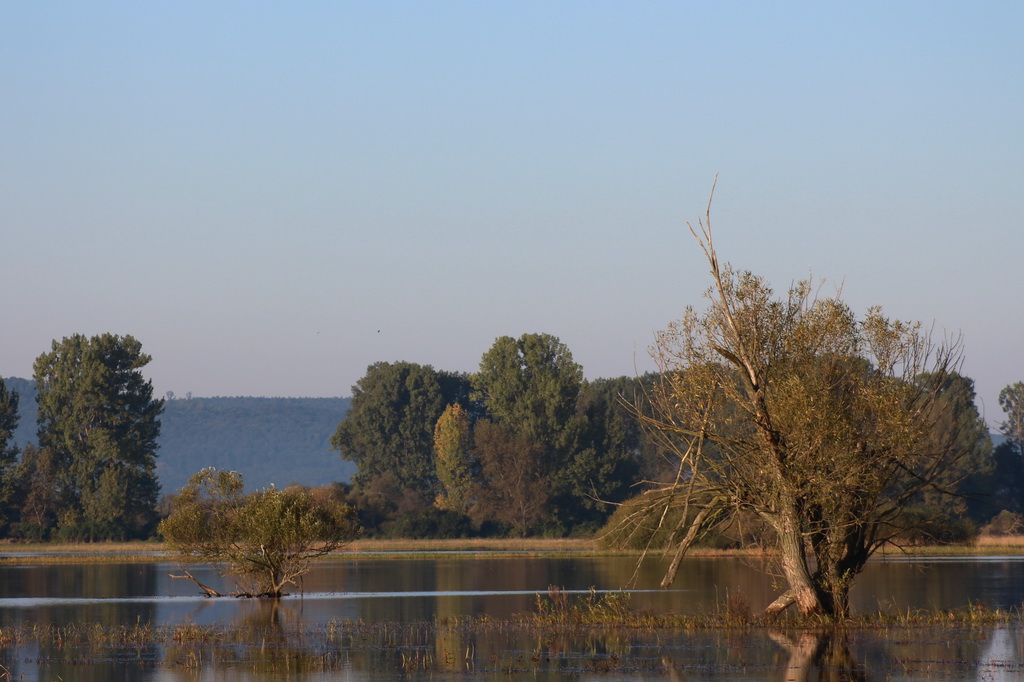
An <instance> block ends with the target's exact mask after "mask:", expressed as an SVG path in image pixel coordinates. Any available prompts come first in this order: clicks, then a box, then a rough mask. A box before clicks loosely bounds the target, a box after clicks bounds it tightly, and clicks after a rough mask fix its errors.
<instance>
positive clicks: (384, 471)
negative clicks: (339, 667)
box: [331, 362, 469, 513]
mask: <svg viewBox="0 0 1024 682" xmlns="http://www.w3.org/2000/svg"><path fill="white" fill-rule="evenodd" d="M468 392H469V385H468V382H467V380H466V378H465V377H463V376H460V375H457V374H451V373H448V372H438V371H436V370H434V368H433V367H430V366H429V365H417V364H414V363H410V362H395V363H388V362H378V363H375V364H373V365H370V366H369V367H368V368H367V370H366V375H365V376H364V377H363V378H362V379H360V380H359V381H358V383H356V385H355V386H353V387H352V404H351V406H350V407H349V410H348V413H347V414H346V415H345V418H344V419H343V420H342V421H341V423H340V424H339V425H338V429H337V431H336V432H335V434H334V436H333V437H332V438H331V445H332V447H333V448H334V449H336V450H338V451H340V453H341V456H342V458H344V459H347V460H349V461H351V462H355V464H356V466H357V467H358V470H357V472H356V474H355V476H354V477H353V483H354V485H355V487H356V489H357V490H361V491H369V490H372V489H380V490H382V491H383V490H386V491H387V496H388V497H389V498H392V499H390V500H389V501H390V502H391V503H393V504H394V505H396V507H397V511H398V512H399V513H400V512H401V511H409V510H411V509H424V508H428V507H431V506H432V505H433V503H434V499H435V497H436V495H437V493H438V492H439V490H438V481H437V476H436V474H435V471H434V455H433V453H434V426H435V425H436V424H437V420H438V419H439V418H440V416H441V414H442V413H443V412H444V409H445V406H446V405H449V404H452V403H462V404H466V403H468Z"/></svg>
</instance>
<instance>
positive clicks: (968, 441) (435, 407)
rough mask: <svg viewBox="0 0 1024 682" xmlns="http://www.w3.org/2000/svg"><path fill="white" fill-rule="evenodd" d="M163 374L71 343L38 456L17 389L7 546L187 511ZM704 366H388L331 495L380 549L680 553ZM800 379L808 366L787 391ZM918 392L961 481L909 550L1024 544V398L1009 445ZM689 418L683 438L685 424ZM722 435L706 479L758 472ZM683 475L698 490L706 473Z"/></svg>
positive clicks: (362, 396)
mask: <svg viewBox="0 0 1024 682" xmlns="http://www.w3.org/2000/svg"><path fill="white" fill-rule="evenodd" d="M791 332H792V330H791ZM791 332H787V333H791ZM667 338H668V337H665V336H663V337H661V338H660V340H659V343H661V342H664V341H665V340H666V339H667ZM676 338H677V339H678V338H679V337H676ZM716 352H717V351H716ZM149 360H150V358H149V356H148V355H146V354H145V353H143V352H142V349H141V344H140V343H139V342H138V341H137V340H136V339H134V338H133V337H131V336H125V337H119V336H115V335H111V334H103V335H99V336H94V337H91V338H86V337H84V336H81V335H75V336H72V337H69V338H65V339H62V340H60V341H54V342H53V345H52V348H51V350H50V351H49V352H47V353H43V354H42V355H40V356H39V358H38V359H37V361H36V363H35V365H34V378H35V385H36V386H37V387H38V395H37V396H36V401H37V402H38V408H39V409H38V413H37V414H38V416H37V434H38V445H35V444H29V445H26V446H25V447H24V448H22V449H20V450H19V448H17V447H15V446H14V445H12V434H13V433H14V431H15V429H16V427H17V425H18V402H19V396H18V393H17V392H16V391H13V390H10V389H9V388H8V387H7V386H6V385H5V384H4V383H3V381H2V380H0V533H2V534H3V535H4V536H7V537H14V538H22V539H61V540H97V539H123V538H145V537H149V536H151V535H152V534H153V533H154V531H155V529H156V524H157V522H158V521H159V520H160V518H161V517H162V516H163V515H165V514H166V513H168V512H169V511H170V509H171V506H170V505H163V506H161V505H159V504H158V499H159V494H160V490H159V485H158V482H157V479H156V475H155V463H156V457H157V447H156V443H157V438H158V436H159V433H160V425H161V415H162V412H163V410H164V408H165V402H164V401H163V400H160V399H157V398H155V397H154V396H153V390H152V385H151V383H150V382H149V381H147V380H145V378H144V377H143V375H142V368H144V367H145V365H146V364H147V363H148V362H149ZM819 360H820V358H819ZM860 362H863V360H861V361H860ZM690 364H691V366H688V367H683V366H681V365H672V366H666V367H663V368H662V371H661V372H659V373H652V374H649V375H645V376H642V377H619V378H613V379H596V380H593V381H586V380H584V379H583V373H582V368H581V367H580V366H579V365H578V364H577V363H576V362H575V361H574V360H573V358H572V354H571V352H570V351H569V349H568V348H567V347H566V346H565V345H564V344H563V343H562V342H561V341H560V340H559V339H557V338H556V337H554V336H551V335H548V334H524V335H522V336H520V337H519V338H512V337H500V338H498V339H496V340H495V342H494V344H493V345H492V347H491V348H490V349H489V350H487V351H486V352H485V353H484V354H483V356H482V358H481V362H480V367H479V370H478V371H477V372H475V373H473V374H462V373H455V372H446V371H443V370H435V369H434V368H432V367H430V366H425V365H417V364H414V363H407V362H379V363H375V364H373V365H371V366H370V367H368V368H367V371H366V374H365V376H364V377H362V378H361V379H360V380H359V382H358V383H357V384H356V385H355V386H354V387H353V389H352V398H351V408H350V409H349V411H348V413H347V414H346V416H345V418H344V419H342V420H341V422H340V423H339V424H338V427H337V430H336V432H335V434H334V436H333V438H332V439H331V444H332V445H333V447H334V448H335V449H336V450H337V451H338V452H339V453H340V454H341V456H342V457H343V458H344V459H346V460H348V461H350V462H353V463H355V465H356V474H355V475H354V477H353V479H352V481H351V483H344V482H329V481H324V482H323V485H322V486H321V487H320V489H319V490H317V491H315V492H316V494H317V495H318V496H319V498H321V499H324V500H326V499H328V498H330V499H331V500H333V501H335V502H342V503H346V504H350V505H351V506H352V507H354V508H355V509H356V510H357V512H358V516H359V519H360V523H361V524H362V526H363V527H364V528H365V529H366V532H367V533H368V534H370V535H379V536H394V537H460V536H470V535H516V536H524V535H536V534H545V535H556V536H564V535H570V534H577V535H581V534H590V533H594V532H599V533H600V534H601V535H602V536H603V537H605V538H606V539H607V541H609V542H617V543H622V544H630V545H632V546H635V547H653V546H665V545H667V544H673V543H674V542H676V541H678V540H679V538H680V536H679V533H680V532H681V530H680V529H682V528H684V527H688V526H687V524H689V523H691V522H692V521H693V520H694V518H695V515H696V513H697V512H696V510H697V509H698V507H699V505H697V506H694V507H690V508H689V509H687V508H686V505H685V504H679V501H680V500H682V499H684V496H681V495H680V494H679V491H678V490H677V489H675V488H673V487H672V486H673V484H674V482H676V480H677V479H678V478H679V476H680V472H679V470H678V465H679V450H680V446H681V444H685V443H687V442H688V441H687V440H686V438H685V437H684V435H685V434H683V433H682V431H681V430H680V429H681V427H680V425H679V424H675V425H674V426H672V427H671V428H668V427H667V426H666V424H669V423H671V422H670V421H668V420H666V419H665V416H666V411H665V406H666V405H668V404H674V405H675V408H674V409H676V410H678V409H681V408H680V406H682V405H684V404H685V401H683V400H682V399H681V398H682V397H685V396H692V395H697V394H699V393H700V391H699V390H698V389H699V384H698V388H694V387H693V386H691V383H690V382H694V381H697V380H698V378H699V377H700V376H701V374H700V373H699V372H697V371H696V365H695V364H694V363H690ZM857 366H859V367H862V368H866V367H869V366H870V363H868V364H867V365H864V364H862V365H857ZM801 371H803V370H802V369H801V368H799V367H792V368H791V369H790V371H789V372H788V376H790V377H791V378H793V377H800V376H801ZM833 371H835V370H834V368H833ZM857 371H863V369H859V370H857ZM851 376H852V375H851ZM835 380H836V379H835V377H833V378H832V379H830V381H835ZM910 383H912V384H915V385H917V386H918V387H924V386H926V387H928V388H927V390H928V392H930V393H934V394H935V395H936V396H938V397H939V398H940V399H941V400H940V401H939V402H937V403H936V405H937V407H935V408H933V412H932V418H931V419H932V421H931V422H929V427H928V432H929V434H931V435H930V437H931V438H932V439H933V441H934V442H936V443H945V445H944V446H943V447H946V448H947V449H948V448H952V449H953V450H955V451H956V452H958V453H960V456H958V457H956V458H955V459H953V460H952V461H950V462H947V463H946V464H945V466H943V468H942V479H941V480H939V479H936V480H934V481H932V482H931V483H932V484H933V485H930V486H927V487H926V489H923V490H921V491H919V494H917V495H915V496H914V497H913V499H909V500H908V503H907V504H905V505H903V506H902V508H901V514H902V517H901V518H902V522H901V526H900V530H901V533H902V534H903V537H904V538H905V539H909V540H911V541H921V540H932V541H934V540H946V541H955V540H964V539H967V538H969V537H970V536H971V535H972V533H974V532H975V531H976V530H977V528H978V527H979V526H981V525H982V524H985V523H989V524H991V526H992V527H993V528H994V529H997V530H999V529H1001V530H1002V531H1004V532H1013V531H1016V530H1019V529H1020V528H1021V527H1022V524H1024V517H1022V516H1021V513H1022V512H1024V509H1022V500H1024V426H1022V424H1024V383H1021V382H1018V383H1016V384H1013V385H1011V386H1007V387H1006V388H1005V389H1004V390H1003V392H1002V393H1001V394H1000V399H999V402H1000V406H1001V407H1002V408H1003V409H1004V411H1005V412H1006V415H1007V419H1006V421H1005V422H1004V423H1003V425H1002V427H1001V432H1002V435H1003V438H1002V439H1001V440H1000V442H999V443H998V444H997V446H996V447H995V448H993V447H992V444H991V442H990V440H989V436H988V433H987V429H986V428H985V425H984V423H983V421H982V419H981V417H980V416H979V414H978V412H977V409H976V408H975V405H974V398H975V396H974V388H973V382H971V380H970V379H969V378H967V377H963V376H961V375H960V374H958V373H957V372H956V371H953V370H952V369H949V370H948V371H943V372H942V373H940V374H935V375H934V376H932V375H930V374H928V373H920V374H919V375H918V376H916V377H915V378H914V379H913V380H912V381H910ZM830 385H831V384H830ZM719 390H720V389H719ZM805 390H806V389H805ZM832 390H834V387H833V389H832ZM673 396H674V397H673ZM791 399H792V400H794V403H793V404H794V405H797V406H798V407H799V409H796V408H794V409H793V411H792V413H793V415H797V414H800V413H803V414H804V417H803V418H804V419H805V420H809V421H807V428H806V433H805V434H804V436H802V437H806V438H808V439H813V438H814V437H816V438H818V439H819V440H829V441H830V442H832V443H833V447H836V446H835V445H834V444H835V443H837V442H839V441H840V439H839V437H838V436H837V435H836V434H834V433H831V432H830V431H829V429H830V428H835V427H834V424H837V423H840V420H837V419H836V416H835V415H834V414H827V413H821V414H818V416H816V417H814V418H813V419H812V418H810V417H808V415H812V416H813V415H815V414H816V413H815V412H814V411H813V409H812V407H813V405H812V403H813V401H811V400H809V399H808V398H807V396H804V397H801V398H799V400H798V399H797V398H795V397H792V398H791ZM721 409H723V410H725V412H723V413H722V414H723V415H724V416H723V417H722V419H724V420H725V422H726V423H729V424H738V423H739V422H740V419H739V417H741V416H742V412H743V409H744V408H743V407H742V405H739V404H738V402H737V401H732V402H728V401H727V402H726V403H725V404H724V406H723V407H722V408H721ZM822 409H824V408H822ZM673 418H674V419H676V420H677V421H678V419H679V417H678V413H677V414H676V416H675V417H673ZM794 418H795V417H794ZM659 419H660V422H659ZM686 419H688V420H690V421H693V420H694V419H695V416H694V414H690V415H689V416H688V417H687V418H686ZM865 421H866V420H865ZM890 426H891V425H890ZM683 430H685V429H683ZM705 435H706V436H708V437H707V443H706V444H705V446H704V454H705V455H707V456H708V460H707V461H708V462H709V464H708V465H707V466H708V467H711V466H712V465H714V466H720V465H721V463H723V462H724V463H726V464H727V465H728V467H729V468H728V476H726V474H725V473H721V472H720V473H719V474H717V475H716V476H717V478H718V479H726V478H728V479H731V480H739V476H740V473H741V472H742V467H741V466H740V465H739V461H738V460H737V461H735V462H733V461H732V460H730V459H729V457H732V456H733V454H734V451H737V449H738V446H737V445H735V444H732V445H728V444H729V438H733V437H735V436H728V433H726V432H721V433H718V434H716V435H715V438H711V437H710V432H708V433H707V434H705ZM741 435H742V432H741ZM743 438H744V439H747V440H749V439H748V438H747V436H743ZM893 438H896V437H895V436H893ZM900 438H906V435H905V434H904V435H903V436H900ZM791 440H792V437H791ZM727 446H728V447H727ZM806 464H807V467H808V470H819V471H828V470H829V469H828V468H827V464H828V463H827V462H821V461H815V460H813V459H812V460H810V461H808V462H807V463H806ZM709 470H710V469H709ZM683 475H684V478H685V480H687V481H689V482H691V483H693V482H694V481H696V480H698V479H696V478H695V477H694V475H693V473H692V472H684V474H683ZM816 480H817V479H816ZM837 480H838V479H837ZM666 490H667V491H669V492H668V493H667V495H668V497H669V498H670V499H671V500H673V504H672V505H669V507H670V508H667V509H666V510H665V513H664V514H662V513H661V510H660V509H659V508H657V505H655V506H654V508H653V509H652V508H650V506H651V505H650V504H649V502H650V501H651V500H652V499H654V498H656V497H657V495H658V494H659V493H658V491H661V493H660V494H662V495H664V494H666V493H665V491H666ZM167 492H170V493H173V492H175V491H167ZM950 493H952V494H950ZM736 511H737V513H736V514H720V513H716V514H710V513H709V514H708V517H707V518H704V519H703V520H702V523H703V525H702V528H701V532H700V533H699V534H698V535H699V537H697V538H696V540H697V541H699V542H703V543H705V544H718V545H723V546H729V545H737V544H744V543H751V542H754V543H761V544H765V543H770V541H771V540H770V538H771V536H772V533H773V531H772V530H771V529H770V527H769V525H770V524H766V523H764V519H763V518H759V517H758V515H757V514H756V513H755V512H754V510H753V507H752V505H750V504H749V503H744V504H742V505H739V507H738V508H737V510H736ZM613 513H614V515H613ZM609 517H610V518H609ZM655 517H657V520H655ZM709 518H710V519H711V520H714V521H716V523H709V522H708V519H709ZM673 524H674V525H673ZM602 528H603V529H604V530H601V529H602Z"/></svg>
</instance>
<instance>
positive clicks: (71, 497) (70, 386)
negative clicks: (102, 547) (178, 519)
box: [34, 334, 163, 540]
mask: <svg viewBox="0 0 1024 682" xmlns="http://www.w3.org/2000/svg"><path fill="white" fill-rule="evenodd" d="M150 359H151V358H150V356H149V355H146V354H145V353H143V352H142V344H140V343H139V342H138V341H137V340H135V339H134V338H133V337H131V336H124V337H120V336H116V335H113V334H102V335H99V336H93V337H91V338H86V337H85V336H82V335H80V334H76V335H74V336H71V337H67V338H65V339H63V340H61V341H59V342H58V341H54V342H53V346H52V350H51V351H50V352H49V353H44V354H42V355H40V356H39V357H38V358H37V359H36V362H35V366H34V370H35V381H36V387H37V390H38V395H37V400H38V402H39V412H38V424H39V445H40V447H42V448H44V449H47V450H49V451H50V452H52V453H53V456H54V457H55V458H56V463H57V471H58V472H59V487H60V498H59V499H60V501H61V509H60V515H59V520H58V523H59V525H60V526H61V528H60V529H59V530H60V531H61V532H63V533H65V534H70V535H69V537H77V538H78V539H89V540H92V539H99V538H105V537H107V538H110V537H123V536H135V537H137V536H143V535H145V534H147V533H148V532H149V531H150V530H151V528H152V524H153V522H154V521H155V511H154V510H155V506H156V501H157V495H158V493H159V484H158V483H157V478H156V474H155V458H156V450H157V437H158V436H159V434H160V419H159V417H160V413H161V411H162V410H163V401H162V400H159V399H154V398H153V385H152V383H151V382H149V381H147V380H146V379H144V378H143V376H142V372H141V369H142V368H143V367H145V366H146V365H147V364H148V363H149V361H150Z"/></svg>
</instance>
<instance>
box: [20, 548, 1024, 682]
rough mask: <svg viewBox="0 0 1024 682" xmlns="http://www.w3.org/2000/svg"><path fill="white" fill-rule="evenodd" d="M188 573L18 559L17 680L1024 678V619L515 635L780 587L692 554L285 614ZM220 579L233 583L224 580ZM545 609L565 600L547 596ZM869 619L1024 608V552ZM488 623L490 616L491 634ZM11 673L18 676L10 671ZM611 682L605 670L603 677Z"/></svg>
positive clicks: (469, 557)
mask: <svg viewBox="0 0 1024 682" xmlns="http://www.w3.org/2000/svg"><path fill="white" fill-rule="evenodd" d="M175 569H176V566H175V565H173V564H170V563H131V564H128V563H110V564H96V563H83V564H74V563H62V564H40V565H17V566H0V626H2V630H0V633H2V634H0V665H2V666H3V668H2V669H0V680H4V679H14V680H18V679H25V680H56V679H63V680H72V679H74V680H86V681H89V680H109V679H124V680H196V679H227V680H233V679H237V680H283V679H302V680H326V679H332V680H334V679H360V680H364V679H365V680H386V679H396V678H399V677H401V678H403V679H445V678H451V679H456V678H457V679H467V678H473V679H492V678H493V679H499V678H500V679H503V680H507V679H527V678H529V679H532V680H536V679H602V680H611V679H687V680H700V679H716V680H719V679H729V680H760V679H778V680H784V679H802V678H805V677H806V676H807V675H810V678H811V679H814V678H815V677H816V676H817V675H818V674H819V673H821V672H822V671H823V670H831V671H837V672H839V671H845V672H843V673H842V674H844V675H847V677H848V678H851V679H907V680H910V679H960V680H975V679H985V680H993V679H995V680H998V679H1019V678H1020V676H1021V675H1022V674H1024V657H1022V653H1021V638H1022V632H1021V630H1020V629H1019V628H1018V627H1017V626H1016V625H978V626H975V627H963V626H961V627H956V628H951V627H941V628H939V627H929V628H898V627H891V628H886V629H860V630H852V631H850V632H847V633H845V634H843V635H828V636H826V635H821V634H816V633H807V632H801V631H769V630H766V629H760V628H756V629H751V630H749V631H732V630H728V631H727V630H705V631H698V632H680V631H665V630H659V631H620V630H601V629H598V630H593V629H591V630H587V631H585V632H581V631H572V630H571V629H566V630H562V631H554V632H553V631H550V630H543V629H539V628H538V629H531V628H528V627H509V626H508V625H507V623H503V622H502V621H503V619H508V618H510V617H512V616H514V615H515V614H519V613H524V612H530V611H532V610H534V608H535V605H536V602H537V599H538V597H537V595H538V594H541V595H546V593H547V589H548V586H549V585H558V586H562V587H563V588H565V589H566V590H569V591H570V592H571V593H573V594H575V595H584V594H586V593H588V592H589V590H590V588H591V587H593V588H595V589H596V590H597V591H598V592H599V593H600V592H614V591H617V590H619V589H620V588H623V587H628V590H629V594H630V599H631V606H632V607H634V608H638V609H646V610H649V611H651V612H655V613H670V612H677V613H687V614H695V615H700V614H708V613H714V612H715V611H716V610H717V609H719V608H721V604H722V603H724V602H725V600H726V598H727V597H730V598H731V599H732V600H733V602H734V603H736V602H739V603H746V604H749V606H750V607H751V608H752V609H754V610H755V611H756V610H758V609H759V608H761V607H763V606H764V605H765V604H767V603H768V602H769V601H770V600H771V599H772V598H773V597H774V595H775V587H774V586H773V584H772V580H771V579H770V578H769V577H766V576H765V574H764V572H763V570H762V566H761V565H760V563H759V562H757V561H754V560H747V559H737V558H692V559H688V560H687V561H686V562H685V563H684V568H683V570H682V571H681V572H680V577H679V579H678V580H677V584H676V585H675V586H674V588H673V589H671V590H661V589H658V588H657V587H656V585H657V583H658V580H659V579H660V577H661V572H662V570H663V566H662V564H660V563H659V562H657V561H654V560H650V561H647V562H645V563H644V564H643V565H642V566H640V567H639V569H638V568H637V566H636V563H635V560H634V559H631V558H628V557H593V556H578V557H573V556H562V557H556V558H543V557H524V556H521V555H515V554H502V553H484V554H480V553H473V554H469V553H458V552H451V553H433V554H431V555H429V556H417V555H407V556H403V557H399V558H396V557H393V556H389V557H383V556H382V557H379V558H378V557H372V556H369V557H367V556H360V557H358V558H352V557H346V556H345V555H340V556H338V557H337V558H332V559H330V560H328V561H325V562H323V563H322V564H320V565H318V566H317V568H316V569H315V570H314V571H313V572H312V573H311V574H310V575H308V576H307V577H306V580H305V583H304V585H303V590H302V593H301V594H299V593H296V594H293V595H292V596H289V597H288V598H285V599H283V600H281V601H279V602H277V603H271V602H266V601H259V600H245V599H206V598H204V597H202V596H200V595H199V594H198V593H197V590H196V588H195V586H194V585H193V584H192V583H190V582H189V581H187V580H175V579H172V578H171V577H169V574H170V573H173V572H175ZM196 576H197V577H199V578H200V579H201V580H202V581H203V582H205V583H208V584H211V585H214V586H218V587H223V588H224V589H225V590H230V588H231V586H230V584H224V583H223V582H221V581H220V579H219V578H218V577H217V576H216V574H215V573H213V572H212V571H205V570H197V571H196ZM541 599H546V596H542V597H541ZM853 602H854V608H855V610H858V611H861V612H865V611H874V610H879V609H881V610H890V611H893V612H904V611H906V610H907V609H918V608H922V609H951V608H965V607H970V608H976V609H989V610H991V609H996V608H1002V609H1011V608H1017V607H1019V606H1020V605H1021V604H1022V603H1024V558H1022V557H977V558H972V557H965V558H932V559H929V558H912V559H899V560H892V559H890V560H885V561H877V562H874V563H872V564H870V565H869V566H868V568H867V570H866V572H865V573H864V575H863V576H862V577H861V578H860V579H859V580H858V582H857V585H856V587H855V590H854V594H853ZM484 616H486V617H487V619H488V620H489V621H490V623H489V624H488V622H486V621H484V622H483V624H481V622H482V621H481V620H480V619H481V618H482V617H484ZM5 675H6V677H5ZM595 676H596V677H595Z"/></svg>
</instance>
